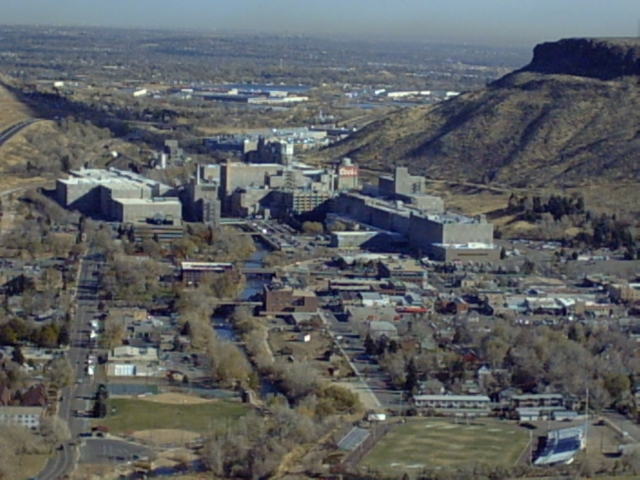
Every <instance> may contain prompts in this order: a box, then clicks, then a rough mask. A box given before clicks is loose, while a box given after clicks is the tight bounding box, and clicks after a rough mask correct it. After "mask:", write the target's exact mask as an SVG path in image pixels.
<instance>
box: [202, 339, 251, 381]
mask: <svg viewBox="0 0 640 480" xmlns="http://www.w3.org/2000/svg"><path fill="white" fill-rule="evenodd" d="M207 354H208V356H209V359H210V361H211V377H212V378H213V379H214V380H215V381H217V382H218V383H220V384H221V385H223V386H226V387H232V386H235V385H238V384H240V385H244V384H246V383H247V381H248V379H249V374H250V373H251V365H249V362H248V361H247V359H246V357H245V356H244V354H243V353H242V351H241V350H240V349H239V348H238V346H237V345H235V344H234V343H231V342H227V341H216V342H211V343H210V346H209V348H208V350H207Z"/></svg>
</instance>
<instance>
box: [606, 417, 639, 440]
mask: <svg viewBox="0 0 640 480" xmlns="http://www.w3.org/2000/svg"><path fill="white" fill-rule="evenodd" d="M602 416H603V417H604V418H606V419H607V420H609V421H610V422H611V423H612V424H613V425H615V426H616V427H618V428H619V429H620V430H621V431H623V432H627V434H628V435H629V437H630V438H631V440H633V441H634V442H635V443H639V442H640V425H638V424H637V423H636V422H634V421H633V420H631V419H630V418H629V417H627V416H626V415H622V414H621V413H618V412H616V411H614V410H606V411H605V412H604V413H603V414H602Z"/></svg>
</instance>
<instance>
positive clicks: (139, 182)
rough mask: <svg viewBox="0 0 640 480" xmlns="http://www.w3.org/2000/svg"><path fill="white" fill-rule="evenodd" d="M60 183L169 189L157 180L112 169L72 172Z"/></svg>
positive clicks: (84, 169)
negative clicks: (162, 187)
mask: <svg viewBox="0 0 640 480" xmlns="http://www.w3.org/2000/svg"><path fill="white" fill-rule="evenodd" d="M58 181H59V182H61V183H63V184H66V185H82V184H94V185H96V186H98V185H107V186H112V185H118V186H119V187H120V188H127V187H131V188H133V187H136V188H140V187H145V186H146V187H155V186H164V187H165V188H167V189H168V188H169V186H168V185H164V184H162V183H160V182H158V181H156V180H152V179H150V178H147V177H145V176H143V175H138V174H137V173H133V172H130V171H125V170H118V169H115V168H111V169H106V170H103V169H98V168H83V169H80V170H71V171H70V172H69V177H68V178H61V179H58Z"/></svg>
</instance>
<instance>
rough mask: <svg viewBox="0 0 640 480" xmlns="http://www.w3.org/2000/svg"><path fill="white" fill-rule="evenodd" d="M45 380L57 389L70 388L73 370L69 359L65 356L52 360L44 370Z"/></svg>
mask: <svg viewBox="0 0 640 480" xmlns="http://www.w3.org/2000/svg"><path fill="white" fill-rule="evenodd" d="M46 378H47V380H48V381H49V382H50V383H51V384H52V385H54V386H55V387H57V388H59V389H61V388H64V387H68V386H70V385H71V384H72V383H73V368H72V366H71V362H69V359H68V358H67V357H65V356H59V357H56V358H54V359H53V360H52V361H51V362H50V363H49V365H48V367H47V369H46Z"/></svg>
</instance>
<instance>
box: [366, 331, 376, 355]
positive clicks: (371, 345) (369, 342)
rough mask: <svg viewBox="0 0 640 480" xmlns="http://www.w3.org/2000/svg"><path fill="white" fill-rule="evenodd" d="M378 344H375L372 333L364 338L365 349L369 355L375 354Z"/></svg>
mask: <svg viewBox="0 0 640 480" xmlns="http://www.w3.org/2000/svg"><path fill="white" fill-rule="evenodd" d="M377 350H378V349H377V346H376V344H375V342H374V341H373V339H372V338H371V335H369V334H367V336H366V338H365V339H364V351H365V353H366V354H367V355H370V356H372V355H375V354H376V353H377Z"/></svg>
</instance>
